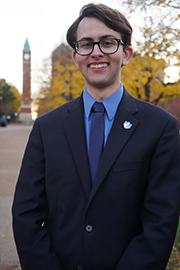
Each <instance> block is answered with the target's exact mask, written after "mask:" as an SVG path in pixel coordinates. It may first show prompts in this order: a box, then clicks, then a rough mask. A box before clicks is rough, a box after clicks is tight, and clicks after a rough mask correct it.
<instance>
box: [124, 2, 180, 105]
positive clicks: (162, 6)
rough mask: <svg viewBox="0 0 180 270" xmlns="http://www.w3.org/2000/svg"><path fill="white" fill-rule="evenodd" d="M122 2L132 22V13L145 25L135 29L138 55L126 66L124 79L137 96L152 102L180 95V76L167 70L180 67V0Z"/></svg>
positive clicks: (135, 43) (156, 102)
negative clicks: (173, 79) (173, 76)
mask: <svg viewBox="0 0 180 270" xmlns="http://www.w3.org/2000/svg"><path fill="white" fill-rule="evenodd" d="M123 4H125V5H126V8H127V10H128V11H129V12H130V13H129V14H130V15H132V17H131V16H129V17H131V19H132V21H133V16H139V18H141V19H142V20H140V19H139V20H138V21H141V25H143V27H142V26H141V25H138V28H135V31H134V44H133V47H134V49H135V54H134V57H133V59H132V60H131V61H130V63H129V64H128V66H127V67H124V68H123V69H124V70H123V74H122V81H123V82H124V84H125V85H127V88H128V90H129V89H130V92H131V93H132V94H133V95H134V96H136V97H138V98H141V99H144V100H146V101H149V102H151V103H153V104H158V102H159V101H160V100H161V101H167V100H169V99H172V98H173V97H177V96H179V95H180V87H179V86H180V78H176V80H175V81H171V80H170V78H169V77H168V73H167V72H168V70H170V68H171V66H176V67H177V68H179V66H180V44H179V36H180V27H179V24H178V21H179V19H180V15H179V11H180V2H179V0H178V1H176V0H175V1H174V0H173V1H170V0H147V1H144V0H124V1H123ZM172 11H173V15H172ZM136 22H137V20H136ZM142 22H143V23H142ZM135 25H137V23H136V24H135ZM137 33H138V34H137ZM129 78H131V81H130V80H129Z"/></svg>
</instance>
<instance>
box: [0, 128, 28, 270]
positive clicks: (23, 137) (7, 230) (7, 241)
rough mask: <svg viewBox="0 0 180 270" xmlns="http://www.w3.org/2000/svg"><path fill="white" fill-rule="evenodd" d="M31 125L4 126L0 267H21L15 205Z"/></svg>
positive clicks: (0, 133) (1, 133) (1, 131)
mask: <svg viewBox="0 0 180 270" xmlns="http://www.w3.org/2000/svg"><path fill="white" fill-rule="evenodd" d="M31 128H32V127H31V126H24V125H20V124H10V125H8V126H7V127H0V270H8V269H9V270H10V269H15V270H19V269H20V268H19V267H18V266H19V260H18V255H17V252H16V247H15V243H14V239H13V233H12V225H11V224H12V218H11V206H12V200H13V194H14V190H15V185H16V181H17V177H18V173H19V169H20V165H21V160H22V157H23V153H24V150H25V146H26V143H27V140H28V136H29V133H30V131H31Z"/></svg>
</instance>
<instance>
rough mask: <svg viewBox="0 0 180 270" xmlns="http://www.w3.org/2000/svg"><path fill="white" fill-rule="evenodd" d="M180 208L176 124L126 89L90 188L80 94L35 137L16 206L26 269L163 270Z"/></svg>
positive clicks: (43, 121) (44, 121) (41, 122)
mask: <svg viewBox="0 0 180 270" xmlns="http://www.w3.org/2000/svg"><path fill="white" fill-rule="evenodd" d="M126 121H127V122H130V123H131V124H132V126H131V128H127V127H126V126H125V125H124V123H125V122H126ZM179 206H180V147H179V127H178V121H177V119H176V118H175V117H173V116H172V115H170V114H169V113H167V112H165V111H163V110H161V109H160V108H158V107H156V106H153V105H151V104H149V103H146V102H144V101H141V100H138V99H135V98H133V97H132V96H131V95H130V94H128V92H127V91H126V90H125V92H124V95H123V98H122V101H121V103H120V105H119V108H118V111H117V114H116V117H115V120H114V123H113V127H112V129H111V131H110V134H109V137H108V140H107V143H106V146H105V149H104V152H103V155H102V158H101V161H100V164H99V168H98V172H97V175H96V179H95V181H94V184H93V186H91V179H90V170H89V163H88V155H87V147H86V136H85V129H84V111H83V100H82V96H81V97H79V98H77V99H76V100H73V101H71V102H69V103H66V104H64V105H63V106H60V107H59V108H57V109H55V110H53V111H51V112H49V113H47V114H45V115H43V116H41V117H39V118H38V119H37V120H36V121H35V124H34V126H33V129H32V132H31V134H30V138H29V141H28V144H27V148H26V150H25V154H24V158H23V162H22V167H21V171H20V175H19V179H18V183H17V187H16V191H15V197H14V202H13V208H12V211H13V229H14V236H15V241H16V245H17V250H18V253H19V257H20V262H21V265H22V269H23V270H50V269H51V270H76V269H77V270H145V269H146V270H163V269H165V267H166V263H167V261H168V257H169V255H170V252H171V249H172V245H173V241H174V237H175V234H176V229H177V224H178V218H179Z"/></svg>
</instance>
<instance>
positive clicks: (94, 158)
mask: <svg viewBox="0 0 180 270" xmlns="http://www.w3.org/2000/svg"><path fill="white" fill-rule="evenodd" d="M92 109H93V112H94V114H93V116H92V122H91V130H90V138H89V164H90V170H91V180H92V183H93V181H94V179H95V176H96V172H97V168H98V165H99V161H100V158H101V154H102V150H103V146H104V145H103V144H104V105H103V103H100V102H95V103H94V105H93V108H92Z"/></svg>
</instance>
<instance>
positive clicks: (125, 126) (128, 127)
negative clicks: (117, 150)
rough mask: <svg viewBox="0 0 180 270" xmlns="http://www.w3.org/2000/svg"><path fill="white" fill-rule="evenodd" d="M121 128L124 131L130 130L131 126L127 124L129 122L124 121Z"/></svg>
mask: <svg viewBox="0 0 180 270" xmlns="http://www.w3.org/2000/svg"><path fill="white" fill-rule="evenodd" d="M123 127H124V128H125V129H130V128H131V127H132V124H131V122H129V121H125V122H124V123H123Z"/></svg>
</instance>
